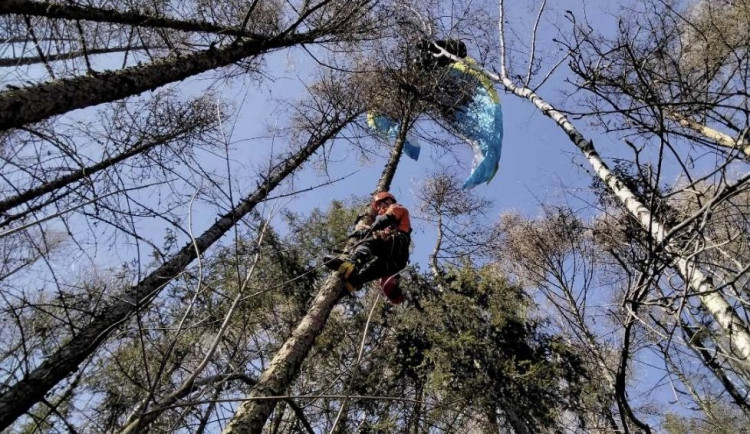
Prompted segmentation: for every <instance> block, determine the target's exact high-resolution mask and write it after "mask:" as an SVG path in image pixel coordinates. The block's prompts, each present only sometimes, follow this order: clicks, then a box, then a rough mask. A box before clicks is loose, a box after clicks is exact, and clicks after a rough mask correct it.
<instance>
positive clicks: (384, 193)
mask: <svg viewBox="0 0 750 434" xmlns="http://www.w3.org/2000/svg"><path fill="white" fill-rule="evenodd" d="M386 199H390V200H392V201H393V202H398V201H397V200H396V197H395V196H394V195H392V194H390V193H388V192H387V191H381V192H380V193H376V194H375V195H374V196H372V207H373V208H377V206H378V202H380V201H382V200H386Z"/></svg>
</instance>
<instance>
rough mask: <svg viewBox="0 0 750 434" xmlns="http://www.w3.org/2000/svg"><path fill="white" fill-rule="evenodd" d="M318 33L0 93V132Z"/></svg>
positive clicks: (246, 43)
mask: <svg viewBox="0 0 750 434" xmlns="http://www.w3.org/2000/svg"><path fill="white" fill-rule="evenodd" d="M318 36H319V34H318V33H316V32H314V31H312V32H308V33H302V34H287V35H285V36H282V37H278V38H273V37H271V38H266V39H252V40H245V41H242V42H238V43H234V44H230V45H227V46H224V47H221V48H218V49H214V48H210V49H208V50H204V51H200V52H197V53H192V54H188V55H180V54H174V55H171V56H168V57H165V58H163V59H159V60H155V61H153V62H152V63H150V64H148V65H138V66H131V67H129V68H124V69H121V70H117V71H105V72H99V73H96V74H95V75H87V76H80V77H73V78H64V79H60V80H54V81H50V82H47V83H42V84H37V85H34V86H29V87H24V88H21V89H13V90H8V91H5V92H0V131H2V130H7V129H9V128H15V127H20V126H22V125H25V124H28V123H32V122H37V121H40V120H43V119H46V118H48V117H50V116H54V115H59V114H63V113H66V112H69V111H71V110H75V109H80V108H85V107H91V106H94V105H97V104H102V103H105V102H111V101H116V100H118V99H122V98H125V97H129V96H134V95H138V94H140V93H142V92H145V91H148V90H154V89H156V88H158V87H160V86H163V85H165V84H168V83H172V82H175V81H179V80H183V79H185V78H187V77H190V76H193V75H196V74H199V73H201V72H205V71H209V70H212V69H215V68H219V67H222V66H227V65H230V64H232V63H234V62H237V61H239V60H242V59H244V58H246V57H250V56H255V55H258V54H263V53H268V52H270V51H272V50H275V49H278V48H282V47H289V46H293V45H297V44H304V43H311V42H314V41H315V39H316V38H317V37H318Z"/></svg>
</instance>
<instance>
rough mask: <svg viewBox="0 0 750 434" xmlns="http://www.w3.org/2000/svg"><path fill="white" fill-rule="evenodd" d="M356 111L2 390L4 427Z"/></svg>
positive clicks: (1, 421)
mask: <svg viewBox="0 0 750 434" xmlns="http://www.w3.org/2000/svg"><path fill="white" fill-rule="evenodd" d="M354 117H355V115H349V116H347V117H346V118H345V119H336V120H335V121H333V122H332V123H331V125H330V126H329V127H328V128H327V129H326V130H324V131H319V132H318V133H317V134H313V135H312V136H311V137H310V139H309V141H308V143H307V144H306V145H305V147H304V148H302V149H301V150H300V151H299V152H298V153H297V154H294V155H292V156H290V157H289V158H287V159H286V160H284V162H283V163H282V164H280V165H277V166H275V167H274V168H273V169H271V171H270V173H269V174H268V176H267V177H266V178H265V181H264V182H263V184H261V185H260V186H259V187H258V189H257V190H256V191H255V192H254V193H253V194H251V195H249V196H248V197H246V198H245V199H244V200H243V201H242V202H241V203H240V204H239V205H237V206H236V207H235V208H233V209H232V210H231V211H229V212H228V213H226V214H225V215H223V216H222V217H221V218H219V220H218V221H216V223H214V224H213V225H212V226H211V227H210V228H209V229H208V230H206V231H205V232H204V233H203V234H202V235H201V236H199V237H198V238H196V239H195V241H194V243H188V244H187V245H185V246H184V247H183V248H182V249H181V250H180V251H179V252H178V253H177V254H175V255H174V256H173V257H172V258H171V259H170V260H169V261H167V262H165V263H164V264H163V265H162V266H160V267H159V268H158V269H156V270H155V271H154V272H152V273H151V274H149V275H148V276H147V277H146V278H144V279H143V280H142V281H140V282H139V283H138V284H136V285H135V286H133V287H131V288H129V289H128V290H127V291H125V292H124V293H123V294H122V295H120V296H119V297H113V301H112V302H111V303H109V305H107V306H105V307H104V308H103V309H102V311H101V313H100V314H98V315H96V316H95V317H94V319H93V320H92V321H91V322H90V323H89V324H88V325H86V326H84V327H82V328H81V330H80V331H79V333H78V334H76V335H75V336H73V337H72V338H71V339H70V340H69V341H68V342H67V343H66V344H65V345H63V346H62V347H61V348H60V349H58V350H57V351H55V352H54V353H53V354H52V355H50V356H49V357H48V358H47V359H46V360H45V361H44V362H42V363H41V364H40V365H39V366H38V367H37V368H35V369H34V370H33V371H32V372H30V373H29V374H27V375H26V376H25V377H24V378H23V379H22V380H21V381H19V382H18V383H16V384H15V385H13V386H12V387H10V388H9V389H8V390H7V391H6V392H4V393H3V394H2V396H0V430H2V429H4V428H7V427H8V426H9V425H10V424H11V423H13V421H14V420H16V419H17V418H18V417H20V416H21V415H22V414H23V413H24V412H26V411H27V410H28V409H29V408H31V406H32V405H34V404H35V403H37V402H39V401H40V400H41V399H43V398H44V395H45V394H46V393H47V392H48V391H49V390H50V389H51V388H52V387H54V386H55V385H56V384H58V383H59V382H60V381H62V380H63V379H64V378H66V377H67V376H68V375H70V374H71V373H72V372H74V371H75V370H76V369H77V368H78V365H79V364H80V363H81V362H83V361H84V360H85V359H86V358H87V357H89V356H90V355H91V354H93V353H94V351H95V350H96V349H97V348H98V347H99V345H100V344H101V343H102V342H103V341H104V340H105V339H106V338H107V337H108V336H109V335H110V334H111V333H112V332H113V331H114V330H115V329H116V327H117V325H119V324H120V323H122V322H123V321H125V320H126V319H128V317H130V315H132V314H133V313H135V312H137V311H138V310H140V309H143V308H144V307H146V306H148V304H149V303H150V302H151V300H153V299H154V298H155V297H156V296H157V295H158V294H159V292H160V291H161V290H162V289H163V288H164V287H165V285H166V284H167V283H169V281H170V280H172V279H173V278H174V277H175V276H177V275H178V274H180V273H181V272H182V270H183V269H184V268H185V267H187V266H188V265H189V264H190V263H191V262H192V261H193V260H194V259H195V258H196V257H197V256H198V255H199V254H202V253H203V252H204V251H206V249H208V248H209V247H210V246H211V245H212V244H213V243H215V242H216V241H217V240H219V238H221V236H222V235H224V233H226V232H227V231H228V230H229V229H231V228H232V227H233V226H234V225H235V224H236V223H237V222H238V221H239V220H240V219H241V218H243V217H244V216H245V215H247V214H248V213H249V212H250V211H252V210H253V209H254V208H255V205H257V204H258V203H260V202H261V201H263V200H265V199H266V198H267V197H268V194H269V193H270V192H271V191H272V190H273V189H274V188H275V187H276V186H278V185H279V184H280V183H281V181H283V180H284V179H285V178H286V177H287V176H288V175H289V174H291V173H292V172H293V171H294V170H295V169H297V168H298V167H299V166H300V165H301V164H302V163H303V162H304V161H305V160H307V159H308V158H309V157H310V156H311V155H312V154H313V153H314V152H315V151H316V150H317V149H319V148H320V147H321V146H323V144H325V143H326V142H327V141H328V140H329V139H331V138H332V137H334V136H335V135H336V134H337V133H338V132H339V131H341V129H342V128H344V126H346V125H347V124H348V123H349V122H350V121H351V120H352V119H354Z"/></svg>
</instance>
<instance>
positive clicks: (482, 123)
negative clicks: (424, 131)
mask: <svg viewBox="0 0 750 434" xmlns="http://www.w3.org/2000/svg"><path fill="white" fill-rule="evenodd" d="M451 123H452V126H453V127H454V128H455V129H456V130H457V131H458V132H459V133H460V134H461V135H463V136H464V137H466V138H467V139H468V140H469V142H471V145H472V147H473V148H474V165H473V169H472V171H471V174H470V175H469V178H468V179H466V181H465V182H464V185H463V188H467V189H468V188H474V187H476V186H477V185H479V184H481V183H483V182H486V183H489V182H490V181H491V180H492V178H493V177H494V176H495V173H497V170H498V167H499V165H500V152H501V151H502V146H503V112H502V110H501V105H500V103H499V102H497V103H496V102H495V101H493V98H492V97H491V95H490V93H489V92H488V90H487V89H485V88H484V87H483V86H477V88H476V93H475V94H474V97H473V98H472V100H471V102H470V103H469V104H467V105H466V106H465V107H461V108H460V109H458V110H457V111H456V113H455V115H454V119H453V122H451Z"/></svg>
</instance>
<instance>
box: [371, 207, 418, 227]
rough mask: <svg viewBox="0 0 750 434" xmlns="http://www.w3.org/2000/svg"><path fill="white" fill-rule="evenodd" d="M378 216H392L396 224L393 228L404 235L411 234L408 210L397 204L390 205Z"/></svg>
mask: <svg viewBox="0 0 750 434" xmlns="http://www.w3.org/2000/svg"><path fill="white" fill-rule="evenodd" d="M378 214H380V215H392V216H393V217H395V219H396V223H394V224H393V226H394V227H395V228H396V229H398V230H399V231H400V232H403V233H405V234H410V233H411V221H410V220H409V210H408V209H406V207H404V206H402V205H399V204H397V203H394V204H392V205H391V206H389V207H388V208H386V209H385V210H384V211H381V212H379V213H378Z"/></svg>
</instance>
